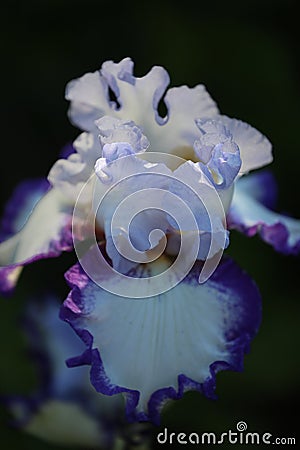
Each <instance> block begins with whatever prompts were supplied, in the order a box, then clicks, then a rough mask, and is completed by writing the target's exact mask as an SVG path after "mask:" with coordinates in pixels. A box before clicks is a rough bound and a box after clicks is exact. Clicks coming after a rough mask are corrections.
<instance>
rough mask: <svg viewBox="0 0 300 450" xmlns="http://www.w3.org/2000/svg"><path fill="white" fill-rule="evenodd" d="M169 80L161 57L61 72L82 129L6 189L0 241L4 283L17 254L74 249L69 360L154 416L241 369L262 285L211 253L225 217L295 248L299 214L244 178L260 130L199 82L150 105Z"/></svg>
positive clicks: (266, 146) (261, 157)
mask: <svg viewBox="0 0 300 450" xmlns="http://www.w3.org/2000/svg"><path fill="white" fill-rule="evenodd" d="M168 84H169V77H168V74H167V72H166V71H165V70H164V69H163V68H161V67H154V68H153V69H152V70H151V71H150V72H149V73H148V74H147V75H146V76H144V77H142V78H136V77H134V75H133V64H132V62H131V60H130V59H128V58H126V59H124V60H123V61H121V62H120V63H118V64H115V63H113V62H111V61H109V62H106V63H104V64H103V66H102V68H101V70H100V71H97V72H94V73H89V74H86V75H84V76H83V77H81V78H79V79H77V80H74V81H72V82H71V83H69V85H68V87H67V91H66V97H67V99H68V100H70V102H71V106H70V110H69V115H70V119H71V121H72V122H73V123H74V124H75V125H77V126H78V127H80V128H81V129H82V130H83V133H82V134H80V136H79V137H78V138H77V139H76V140H75V142H74V143H73V151H72V152H71V154H70V155H69V156H68V157H67V158H62V159H59V160H58V161H57V162H56V163H55V164H54V166H53V167H52V169H51V170H50V173H49V177H48V180H49V182H50V185H51V187H49V186H47V192H46V190H45V191H43V190H40V189H36V187H34V186H33V187H30V189H28V193H26V192H24V198H25V199H27V200H26V201H25V200H24V202H23V204H22V205H21V206H18V208H17V207H16V201H15V199H13V200H12V203H11V206H10V209H9V211H10V213H7V214H6V217H7V220H6V222H8V223H11V226H10V232H9V234H8V233H7V234H6V235H5V236H4V237H5V238H6V237H8V239H6V240H4V241H3V242H2V244H0V262H1V264H2V266H3V267H2V268H1V269H0V270H1V272H0V276H1V278H0V286H1V290H2V292H4V293H10V292H12V291H13V288H14V286H15V284H16V282H17V279H18V276H19V275H20V273H21V270H22V267H23V266H24V265H26V264H28V263H29V262H32V261H34V260H37V259H41V258H47V257H57V256H59V254H60V253H61V252H62V251H65V250H66V251H70V250H72V249H73V247H75V250H76V252H77V255H78V257H79V262H78V263H77V264H76V265H75V266H73V267H72V268H71V269H70V270H69V271H68V272H67V273H66V279H67V281H68V283H69V285H70V287H71V292H70V294H69V295H68V297H67V299H66V300H65V302H64V304H63V306H62V309H61V318H62V319H63V320H65V321H66V322H69V323H70V325H71V326H72V328H73V329H74V330H75V332H76V333H77V334H78V335H79V336H80V337H81V339H82V340H83V342H84V343H85V345H86V351H85V352H83V354H81V355H79V356H78V357H77V358H72V360H70V361H69V362H68V364H69V366H75V365H83V364H89V365H91V382H92V384H93V386H94V387H95V389H96V390H97V391H98V392H99V393H101V394H106V395H109V396H110V395H113V394H118V393H123V394H124V396H125V398H126V412H127V416H128V418H129V419H130V420H151V421H154V422H158V421H159V414H160V410H161V408H162V405H163V404H164V402H165V401H166V400H168V399H177V398H180V397H182V395H183V394H184V392H185V391H186V390H190V389H194V390H198V391H200V392H203V393H204V394H205V395H207V396H208V397H214V388H215V376H216V373H217V372H218V371H219V370H222V369H231V370H241V369H242V361H243V355H244V353H245V352H247V351H248V350H249V342H250V341H251V338H252V337H253V336H254V335H255V333H256V332H257V329H258V326H259V323H260V296H259V293H258V290H257V288H256V286H255V285H254V283H253V282H252V281H251V279H250V278H249V277H248V276H247V275H246V274H245V273H244V272H243V271H242V270H241V269H239V268H238V267H237V266H236V264H235V263H234V262H233V261H231V260H229V259H227V258H225V257H222V253H223V251H224V249H226V248H227V246H228V245H229V231H228V229H227V225H228V227H229V228H230V229H237V230H239V231H241V232H243V233H245V234H246V235H248V236H253V235H254V234H256V233H258V234H259V235H260V236H261V237H262V239H264V240H265V241H266V242H268V243H270V244H271V245H272V246H273V247H274V248H275V249H276V250H278V251H282V252H284V253H292V254H295V253H297V252H298V251H299V248H300V224H299V221H297V220H295V219H292V218H288V217H286V216H282V215H279V214H278V213H275V212H274V211H273V210H271V209H269V208H274V206H275V205H274V198H272V197H273V196H272V195H271V191H272V186H273V183H274V181H273V179H272V177H271V175H270V173H269V172H259V173H257V174H254V175H247V176H245V177H244V176H243V175H245V174H247V173H248V172H249V171H251V170H253V169H257V168H260V167H262V166H264V165H266V164H268V163H270V162H271V161H272V155H271V144H270V142H269V141H268V140H267V139H266V138H265V137H264V136H263V135H262V134H261V133H260V132H259V131H257V130H255V129H254V128H252V127H251V126H250V125H248V124H246V123H244V122H241V121H239V120H236V119H231V118H228V117H226V116H223V115H221V114H220V113H219V111H218V108H217V106H216V104H215V102H214V101H213V100H212V99H211V98H210V96H209V94H208V93H207V92H206V90H205V88H204V87H203V86H202V85H199V86H196V87H195V88H192V89H191V88H188V87H186V86H182V87H179V88H171V89H169V90H168V91H167V92H166V94H165V96H164V98H163V100H164V102H165V104H166V106H167V110H168V113H167V115H166V117H161V116H160V115H159V113H158V110H157V108H158V104H159V102H160V101H161V99H162V97H163V95H164V92H165V90H166V88H167V86H168ZM110 92H113V94H114V98H115V100H113V98H111V96H110ZM33 198H35V201H33ZM37 198H39V201H38V203H36V199H37ZM18 204H19V203H18ZM34 204H35V207H34V208H33V205H34ZM28 205H29V206H28ZM11 211H12V213H11ZM28 212H31V213H30V215H28ZM226 219H227V221H226ZM95 395H96V394H95Z"/></svg>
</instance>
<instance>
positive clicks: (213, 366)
mask: <svg viewBox="0 0 300 450" xmlns="http://www.w3.org/2000/svg"><path fill="white" fill-rule="evenodd" d="M198 273H199V264H196V266H195V268H194V269H193V270H192V271H191V272H190V274H189V275H188V277H186V278H185V280H184V281H182V282H181V283H180V284H179V285H177V286H176V287H175V288H174V289H172V290H170V291H168V292H165V293H163V294H161V295H159V296H156V297H150V298H148V299H138V300H137V299H129V298H126V299H125V298H122V297H119V296H114V295H112V294H110V293H108V292H106V291H104V290H102V289H101V288H99V287H98V286H97V285H95V284H94V283H93V282H91V281H90V279H89V278H88V277H87V275H86V274H85V273H84V272H83V270H82V269H81V267H80V266H79V264H77V265H75V266H74V267H73V268H72V269H71V270H70V271H69V272H68V273H67V274H66V277H67V280H68V282H69V284H70V286H71V287H72V291H71V293H70V294H69V296H68V298H67V299H66V301H65V303H64V305H63V307H62V310H61V317H62V318H63V319H64V320H65V321H67V322H69V323H70V324H71V326H72V327H73V328H74V329H75V331H76V332H77V334H78V335H79V336H80V337H81V339H82V340H83V341H84V342H85V344H86V346H87V348H88V350H87V351H86V352H85V353H84V354H83V355H82V356H79V357H78V358H76V359H73V361H71V362H70V365H80V364H90V365H91V381H92V383H93V385H94V386H95V388H96V389H97V391H98V392H101V393H104V394H107V395H113V394H116V393H120V392H123V393H124V394H125V397H126V401H127V415H128V418H129V419H131V420H151V421H154V422H159V413H160V410H161V408H162V406H163V404H164V403H165V401H167V400H169V399H179V398H181V397H182V396H183V394H184V392H185V391H186V390H190V389H194V390H198V391H200V392H202V393H204V394H205V395H207V396H208V397H214V395H215V394H214V389H215V376H216V373H217V372H218V371H219V370H224V369H230V370H237V371H240V370H242V366H243V356H244V353H245V352H248V351H249V343H250V341H251V339H252V338H253V336H254V335H255V333H256V332H257V329H258V327H259V323H260V318H261V304H260V295H259V293H258V290H257V287H256V286H255V284H254V283H253V282H252V280H251V279H250V278H249V277H248V276H247V275H246V274H245V273H244V272H243V271H242V270H241V269H239V268H238V267H237V266H236V265H235V264H234V263H233V262H232V261H230V260H223V261H222V263H221V264H220V265H219V267H218V269H217V270H216V271H215V273H214V274H213V276H212V277H211V278H210V279H209V280H208V281H207V282H206V283H205V284H203V285H199V284H198ZM137 275H138V272H137Z"/></svg>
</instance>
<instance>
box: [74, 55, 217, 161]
mask: <svg viewBox="0 0 300 450" xmlns="http://www.w3.org/2000/svg"><path fill="white" fill-rule="evenodd" d="M168 84H169V75H168V73H167V72H166V71H165V69H164V68H162V67H158V66H155V67H153V68H152V69H151V70H150V72H149V73H148V74H146V75H145V76H144V77H141V78H136V77H135V76H134V75H133V63H132V61H131V60H130V59H129V58H125V59H123V60H122V61H121V62H120V63H117V64H116V63H114V62H113V61H107V62H105V63H104V64H103V65H102V69H101V70H100V71H97V72H95V73H89V74H86V75H84V76H83V77H81V78H79V79H77V80H73V81H71V83H69V85H68V86H67V91H66V98H67V99H68V100H70V101H71V106H70V111H69V114H70V117H71V120H72V121H73V122H74V123H75V124H76V125H78V126H79V127H80V128H81V129H83V130H85V131H89V132H92V133H93V134H97V129H96V127H95V120H96V119H100V118H101V117H103V116H104V115H107V116H111V117H115V118H118V119H122V120H133V121H134V122H135V123H136V124H137V125H138V126H140V127H141V128H142V129H143V131H144V133H145V134H146V136H147V137H148V138H149V140H150V144H151V147H150V150H151V151H160V152H166V153H174V152H175V153H176V154H179V153H180V151H181V150H180V149H182V148H185V149H186V148H188V149H189V150H188V151H189V154H192V153H193V151H192V146H193V143H194V140H195V139H196V138H197V135H198V130H197V127H196V125H195V122H194V120H195V118H197V117H208V118H209V117H214V116H216V115H217V114H218V109H217V106H216V104H215V102H214V101H213V100H212V99H211V97H210V96H209V94H208V93H207V92H206V89H205V87H204V86H203V85H199V86H196V87H194V88H188V87H187V86H181V87H178V88H172V89H170V90H169V91H168V92H167V93H166V96H165V103H166V105H167V109H168V114H167V117H164V118H162V117H160V116H159V114H158V109H157V108H158V104H159V102H160V101H161V99H162V97H163V94H164V92H165V90H166V88H167V86H168ZM108 88H110V89H111V91H112V92H113V93H114V95H115V97H116V99H117V103H116V102H115V101H112V100H110V98H109V90H108Z"/></svg>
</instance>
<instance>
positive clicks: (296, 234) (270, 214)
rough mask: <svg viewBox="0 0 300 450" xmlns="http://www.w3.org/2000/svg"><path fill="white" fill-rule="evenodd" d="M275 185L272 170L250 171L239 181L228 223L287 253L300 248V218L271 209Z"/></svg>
mask: <svg viewBox="0 0 300 450" xmlns="http://www.w3.org/2000/svg"><path fill="white" fill-rule="evenodd" d="M276 191H277V189H276V184H275V181H274V178H273V177H272V175H271V174H270V173H269V172H260V173H257V174H251V175H248V176H247V177H244V178H241V179H240V180H238V181H237V183H236V186H235V191H234V195H233V199H232V204H231V208H230V210H229V214H228V218H227V221H228V226H229V228H231V229H235V230H238V231H241V232H242V233H244V234H246V236H248V237H251V236H254V235H255V234H259V236H260V237H261V238H262V239H263V240H264V241H265V242H267V243H268V244H270V245H272V247H274V249H275V250H277V251H278V252H281V253H284V254H294V255H296V254H298V253H299V251H300V220H298V219H293V218H291V217H288V216H284V215H282V214H279V213H277V212H274V211H272V210H271V209H268V207H273V206H274V203H275V198H276Z"/></svg>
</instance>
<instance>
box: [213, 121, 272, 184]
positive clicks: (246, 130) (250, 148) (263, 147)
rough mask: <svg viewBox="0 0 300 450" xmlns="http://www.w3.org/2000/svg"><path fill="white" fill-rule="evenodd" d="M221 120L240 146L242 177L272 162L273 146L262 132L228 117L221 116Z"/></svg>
mask: <svg viewBox="0 0 300 450" xmlns="http://www.w3.org/2000/svg"><path fill="white" fill-rule="evenodd" d="M219 120H220V122H221V123H222V124H223V125H225V127H226V128H227V129H228V130H229V131H230V133H231V134H232V137H233V140H234V142H236V144H237V145H238V146H239V149H240V155H241V160H242V166H241V169H240V175H243V174H245V173H247V172H249V171H250V170H254V169H258V168H259V167H263V166H265V165H267V164H270V163H271V162H272V160H273V157H272V144H271V142H270V141H269V140H268V139H267V138H266V137H265V136H264V135H263V134H262V133H261V132H260V131H258V130H256V129H255V128H253V127H252V126H251V125H249V124H248V123H246V122H242V121H241V120H237V119H231V118H230V117H227V116H219Z"/></svg>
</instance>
